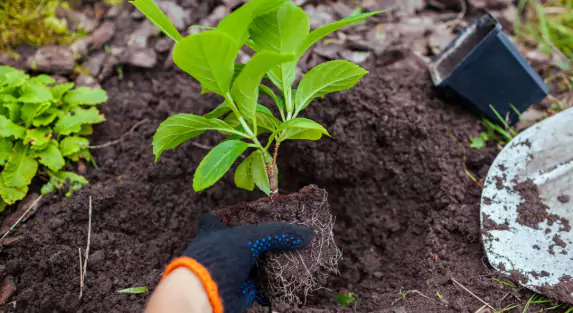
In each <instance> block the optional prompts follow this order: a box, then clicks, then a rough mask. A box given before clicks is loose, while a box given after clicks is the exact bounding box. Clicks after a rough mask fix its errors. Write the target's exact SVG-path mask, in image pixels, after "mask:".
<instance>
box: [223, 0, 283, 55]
mask: <svg viewBox="0 0 573 313" xmlns="http://www.w3.org/2000/svg"><path fill="white" fill-rule="evenodd" d="M285 1H287V0H252V1H250V2H248V3H246V4H244V5H243V6H241V7H240V8H238V9H237V10H235V11H233V12H232V13H231V14H229V15H227V16H226V17H225V18H223V19H222V20H221V22H219V25H217V30H219V31H221V32H224V33H227V34H228V35H230V36H231V37H232V38H234V39H235V50H234V51H233V52H234V53H235V55H236V54H237V52H238V51H239V49H240V48H241V47H242V46H243V44H244V43H245V42H247V39H249V26H250V25H251V23H252V21H253V19H255V18H256V17H258V16H261V15H263V14H267V13H269V12H271V11H274V10H276V9H278V8H279V6H280V5H281V4H282V3H284V2H285Z"/></svg>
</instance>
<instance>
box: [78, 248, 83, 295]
mask: <svg viewBox="0 0 573 313" xmlns="http://www.w3.org/2000/svg"><path fill="white" fill-rule="evenodd" d="M78 256H79V258H80V299H81V298H82V293H83V291H84V275H83V272H84V271H83V269H82V248H78Z"/></svg>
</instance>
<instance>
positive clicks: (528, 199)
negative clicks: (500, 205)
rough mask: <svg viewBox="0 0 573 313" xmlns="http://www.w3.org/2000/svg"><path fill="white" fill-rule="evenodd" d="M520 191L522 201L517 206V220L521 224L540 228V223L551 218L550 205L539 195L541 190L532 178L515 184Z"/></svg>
mask: <svg viewBox="0 0 573 313" xmlns="http://www.w3.org/2000/svg"><path fill="white" fill-rule="evenodd" d="M515 190H516V191H517V192H519V194H520V196H521V199H522V200H523V201H522V203H521V204H520V205H519V206H518V207H517V213H518V216H517V222H518V223H519V224H521V225H524V226H527V227H531V228H533V229H539V223H541V222H543V221H545V220H547V219H548V218H549V213H548V212H547V210H548V209H549V207H547V205H546V204H545V203H544V202H543V200H542V199H541V198H540V197H539V190H538V189H537V186H536V185H535V184H534V183H533V181H531V180H526V181H524V182H521V183H519V184H517V185H515Z"/></svg>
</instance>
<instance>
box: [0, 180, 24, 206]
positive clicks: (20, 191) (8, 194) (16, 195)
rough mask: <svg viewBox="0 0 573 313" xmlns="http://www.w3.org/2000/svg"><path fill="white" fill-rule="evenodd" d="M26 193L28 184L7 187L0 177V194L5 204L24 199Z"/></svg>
mask: <svg viewBox="0 0 573 313" xmlns="http://www.w3.org/2000/svg"><path fill="white" fill-rule="evenodd" d="M27 193H28V186H23V187H8V186H6V184H4V180H3V179H1V177H0V196H1V197H2V199H3V200H4V201H5V202H6V203H7V204H14V203H15V202H16V201H19V200H22V199H24V197H26V194H27Z"/></svg>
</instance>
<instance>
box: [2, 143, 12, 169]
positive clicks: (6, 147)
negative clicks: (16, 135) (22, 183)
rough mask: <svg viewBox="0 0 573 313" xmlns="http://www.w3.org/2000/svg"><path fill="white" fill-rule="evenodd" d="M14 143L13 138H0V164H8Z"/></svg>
mask: <svg viewBox="0 0 573 313" xmlns="http://www.w3.org/2000/svg"><path fill="white" fill-rule="evenodd" d="M13 146H14V144H13V143H12V141H11V140H9V139H5V138H0V166H1V165H4V164H6V162H8V159H10V156H12V147H13Z"/></svg>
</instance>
